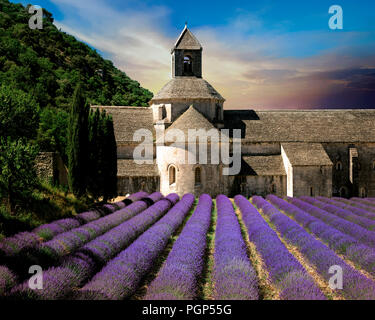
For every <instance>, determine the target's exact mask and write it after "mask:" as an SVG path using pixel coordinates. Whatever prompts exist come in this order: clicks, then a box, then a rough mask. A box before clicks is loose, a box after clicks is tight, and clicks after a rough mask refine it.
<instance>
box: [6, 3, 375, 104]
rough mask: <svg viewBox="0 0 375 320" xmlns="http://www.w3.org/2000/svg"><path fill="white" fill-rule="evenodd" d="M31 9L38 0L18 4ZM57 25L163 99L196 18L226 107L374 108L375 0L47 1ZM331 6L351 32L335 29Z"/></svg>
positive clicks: (211, 76) (210, 75) (209, 72)
mask: <svg viewBox="0 0 375 320" xmlns="http://www.w3.org/2000/svg"><path fill="white" fill-rule="evenodd" d="M13 2H21V3H23V4H27V3H29V2H30V1H13ZM33 4H34V5H40V6H41V7H43V8H46V9H47V10H48V11H50V12H52V13H53V16H54V18H55V25H56V26H58V27H59V28H61V30H63V31H65V32H67V33H69V34H72V35H73V36H75V37H76V38H77V39H79V40H82V41H84V42H86V43H87V44H89V45H90V46H92V47H94V48H96V49H97V51H98V52H99V53H101V54H102V56H103V57H104V58H106V59H110V60H112V61H113V63H114V64H115V65H116V66H117V67H118V68H119V69H121V70H122V71H124V72H126V73H127V74H128V75H129V76H130V77H131V78H133V79H135V80H137V81H139V82H140V83H141V85H142V86H143V87H145V88H148V89H149V90H151V91H152V92H154V93H157V92H158V91H159V90H160V89H161V88H162V86H163V85H164V84H165V83H166V82H168V81H169V79H170V78H171V57H170V50H171V48H172V47H173V45H174V43H175V41H176V40H177V38H178V36H179V34H180V33H181V31H182V29H183V28H184V26H185V22H188V27H189V29H190V30H191V31H192V32H193V33H194V34H195V36H196V37H197V38H198V40H199V41H200V43H201V44H202V46H203V77H204V78H205V79H206V80H207V81H208V82H210V84H211V85H212V86H213V87H215V89H216V90H218V91H219V92H220V93H221V95H222V96H223V97H224V98H225V99H226V102H225V108H226V109H257V110H260V109H332V108H336V109H337V108H339V109H344V108H345V109H356V108H375V1H373V0H365V1H364V0H362V1H360V0H358V1H354V0H329V1H327V0H314V1H287V0H285V1H275V0H274V1H258V0H252V1H249V0H246V1H238V0H231V1H227V0H225V1H223V0H216V1H211V0H204V1H203V0H199V1H198V0H189V1H177V0H173V1H172V0H165V1H161V0H158V1H151V0H143V1H139V0H111V1H104V0H79V1H77V0H38V3H33ZM332 5H339V6H341V8H342V10H343V29H340V30H339V29H336V30H332V29H330V27H329V20H330V18H331V17H332V16H333V15H334V14H330V13H329V8H330V7H331V6H332Z"/></svg>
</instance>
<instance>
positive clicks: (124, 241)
mask: <svg viewBox="0 0 375 320" xmlns="http://www.w3.org/2000/svg"><path fill="white" fill-rule="evenodd" d="M167 198H168V197H167ZM167 198H166V199H167ZM171 198H172V199H176V198H175V197H174V196H171ZM166 199H163V200H160V201H158V202H156V203H155V204H154V205H152V206H151V207H149V208H148V209H146V210H145V211H143V212H142V213H140V214H138V215H137V216H135V217H134V218H132V219H130V220H127V221H125V222H123V223H122V224H120V225H119V226H117V227H115V228H113V229H111V230H109V231H108V232H106V233H105V234H103V235H102V236H100V237H98V238H96V239H94V240H92V241H91V242H89V243H87V244H86V245H84V246H83V247H82V248H81V249H79V251H80V252H83V253H86V254H89V255H90V256H91V257H95V260H98V261H100V262H101V263H102V264H104V263H105V262H106V261H108V260H110V259H111V258H113V257H114V256H115V255H116V254H117V253H119V252H120V251H121V250H123V249H124V248H125V247H126V246H127V245H129V244H130V243H131V241H133V240H134V239H135V238H136V237H137V236H139V235H140V234H141V233H142V232H144V231H145V230H146V229H147V228H148V227H149V226H150V225H151V224H153V223H154V222H155V221H157V220H158V219H159V218H160V217H161V216H163V215H164V214H165V213H166V212H167V210H168V209H169V208H170V207H171V202H170V201H167V200H166Z"/></svg>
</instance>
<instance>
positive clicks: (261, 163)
mask: <svg viewBox="0 0 375 320" xmlns="http://www.w3.org/2000/svg"><path fill="white" fill-rule="evenodd" d="M240 175H247V176H284V175H286V173H285V169H284V165H283V160H282V157H281V155H271V156H243V157H242V162H241V172H240Z"/></svg>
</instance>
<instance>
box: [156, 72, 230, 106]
mask: <svg viewBox="0 0 375 320" xmlns="http://www.w3.org/2000/svg"><path fill="white" fill-rule="evenodd" d="M176 99H189V100H192V99H210V100H218V101H225V99H224V98H223V97H222V96H221V95H220V93H218V92H217V91H216V90H215V88H214V87H213V86H211V85H210V84H209V83H208V82H207V81H206V80H204V79H202V78H197V77H176V78H173V79H172V80H170V81H169V82H168V83H167V84H166V85H165V86H164V87H163V88H162V89H161V90H160V91H159V92H158V93H157V94H156V95H155V96H154V97H153V98H152V100H151V101H152V102H155V101H158V100H163V101H165V100H176Z"/></svg>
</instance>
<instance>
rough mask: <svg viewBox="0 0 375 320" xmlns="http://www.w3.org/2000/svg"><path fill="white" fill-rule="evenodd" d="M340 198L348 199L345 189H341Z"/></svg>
mask: <svg viewBox="0 0 375 320" xmlns="http://www.w3.org/2000/svg"><path fill="white" fill-rule="evenodd" d="M340 197H341V198H346V197H347V192H346V188H345V187H341V188H340Z"/></svg>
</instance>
